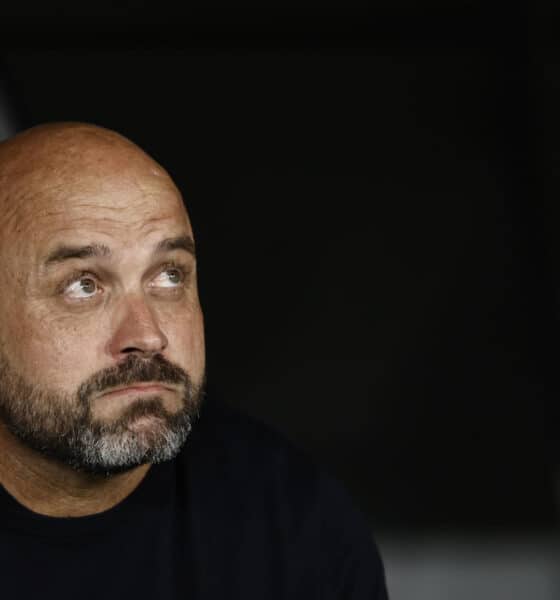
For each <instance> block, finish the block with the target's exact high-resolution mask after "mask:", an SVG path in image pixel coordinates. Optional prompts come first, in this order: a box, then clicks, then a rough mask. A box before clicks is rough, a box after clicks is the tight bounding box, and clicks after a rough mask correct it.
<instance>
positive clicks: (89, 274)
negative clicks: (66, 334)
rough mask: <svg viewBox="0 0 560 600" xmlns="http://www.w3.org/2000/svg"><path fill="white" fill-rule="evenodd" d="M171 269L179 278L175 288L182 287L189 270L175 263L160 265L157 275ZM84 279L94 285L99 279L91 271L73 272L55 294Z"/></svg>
mask: <svg viewBox="0 0 560 600" xmlns="http://www.w3.org/2000/svg"><path fill="white" fill-rule="evenodd" d="M171 269H174V270H176V271H178V272H179V274H180V276H181V283H180V284H179V285H178V286H177V287H180V286H183V285H184V284H185V283H186V281H187V278H188V276H189V273H190V270H189V269H188V268H187V267H185V266H184V265H182V264H181V263H178V262H177V261H168V262H166V263H163V264H162V265H160V267H159V270H158V272H157V275H159V274H160V273H164V272H165V271H170V270H171ZM86 277H91V279H93V280H95V282H96V283H99V278H98V277H97V275H96V274H95V273H92V272H91V271H75V272H74V273H72V274H71V275H70V276H69V277H67V278H66V279H65V280H64V281H63V282H62V283H61V284H60V285H59V286H58V287H57V292H58V293H59V294H63V293H64V292H65V291H66V290H67V289H68V287H69V286H70V285H72V284H73V283H76V281H79V280H80V279H83V278H86ZM171 289H177V288H171Z"/></svg>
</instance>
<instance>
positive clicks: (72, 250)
mask: <svg viewBox="0 0 560 600" xmlns="http://www.w3.org/2000/svg"><path fill="white" fill-rule="evenodd" d="M173 250H184V251H185V252H188V253H189V254H192V256H195V246H194V240H193V239H192V237H191V236H190V235H180V236H177V237H171V238H166V239H164V240H161V242H159V243H158V244H157V246H156V247H155V251H154V253H155V254H163V253H164V252H172V251H173ZM101 256H103V257H107V256H111V249H110V248H109V246H106V245H105V244H88V245H87V246H69V245H67V244H62V245H60V246H58V247H57V248H55V249H54V250H53V251H52V252H51V253H50V254H49V255H48V256H47V258H46V259H45V262H44V265H45V266H46V267H47V266H50V265H53V264H57V263H61V262H64V261H66V260H71V259H85V258H93V257H101Z"/></svg>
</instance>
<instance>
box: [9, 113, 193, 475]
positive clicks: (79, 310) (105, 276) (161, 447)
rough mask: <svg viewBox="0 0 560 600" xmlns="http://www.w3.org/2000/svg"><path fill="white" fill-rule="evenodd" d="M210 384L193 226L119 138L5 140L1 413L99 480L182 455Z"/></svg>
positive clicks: (160, 179) (70, 128) (75, 133)
mask: <svg viewBox="0 0 560 600" xmlns="http://www.w3.org/2000/svg"><path fill="white" fill-rule="evenodd" d="M203 379H204V333H203V322H202V312H201V309H200V304H199V300H198V292H197V286H196V263H195V256H194V242H193V236H192V229H191V225H190V222H189V219H188V216H187V213H186V211H185V208H184V206H183V202H182V199H181V195H180V193H179V191H178V190H177V188H176V187H175V185H174V184H173V182H172V180H171V179H170V177H169V175H168V174H167V173H166V172H165V171H164V170H163V169H162V168H161V167H160V166H159V165H158V164H157V163H155V162H154V161H153V160H152V159H151V158H149V157H148V156H147V155H146V154H144V153H143V152H142V151H141V150H140V149H139V148H138V147H137V146H135V145H134V144H132V143H131V142H130V141H128V140H126V139H125V138H123V137H121V136H119V135H118V134H116V133H113V132H110V131H107V130H105V129H101V128H98V127H94V126H91V125H84V124H71V123H67V124H52V125H46V126H42V127H37V128H34V129H31V130H28V131H26V132H24V133H22V134H20V135H18V136H16V137H14V138H12V139H11V140H9V141H7V142H4V143H3V144H0V419H1V420H2V421H3V422H4V423H5V425H6V426H7V428H8V429H9V430H10V431H11V432H12V434H14V435H16V437H18V438H19V439H20V440H21V441H23V442H24V443H26V444H27V445H29V446H31V447H32V448H34V449H35V450H38V451H41V452H43V453H45V454H46V455H49V456H51V457H53V458H55V459H58V460H62V461H64V462H65V463H67V464H69V465H71V466H73V467H75V468H79V469H83V470H86V471H89V472H94V473H97V472H106V473H111V472H118V471H122V470H126V469H129V468H132V467H135V466H137V465H139V464H143V463H146V462H158V461H161V460H166V459H168V458H171V457H172V456H174V455H175V454H176V453H177V452H178V450H179V449H180V447H181V446H182V444H183V442H184V441H185V438H186V436H187V435H188V432H189V430H190V423H191V419H192V418H193V416H194V415H195V414H196V412H197V408H198V404H199V401H200V396H201V388H202V385H203Z"/></svg>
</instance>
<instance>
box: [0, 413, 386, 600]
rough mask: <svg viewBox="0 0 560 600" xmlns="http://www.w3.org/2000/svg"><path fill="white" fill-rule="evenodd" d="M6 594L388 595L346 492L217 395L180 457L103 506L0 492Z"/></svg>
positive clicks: (379, 598) (282, 598)
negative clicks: (40, 506) (55, 506)
mask: <svg viewBox="0 0 560 600" xmlns="http://www.w3.org/2000/svg"><path fill="white" fill-rule="evenodd" d="M0 598H2V600H4V599H5V600H16V599H25V600H27V599H33V600H35V599H36V598H41V599H51V598H52V599H56V600H94V599H95V600H100V599H102V600H113V599H115V600H116V599H119V600H123V599H124V598H131V599H134V600H143V599H157V600H179V599H181V600H187V599H189V600H191V599H192V600H218V599H219V600H225V599H227V600H230V599H240V600H252V599H255V600H257V599H258V600H288V599H289V600H314V599H324V600H330V599H333V600H334V599H352V600H366V599H367V600H385V599H386V598H387V594H386V591H385V581H384V574H383V567H382V563H381V560H380V558H379V555H378V553H377V551H376V549H375V546H374V544H373V540H372V537H371V534H370V532H369V528H368V526H367V524H366V522H365V520H364V519H363V518H362V517H361V515H360V514H359V513H358V512H357V511H356V510H355V509H354V508H353V507H352V504H351V502H350V501H349V499H348V497H347V495H346V493H345V492H344V491H343V490H342V489H341V487H340V486H339V485H337V484H336V483H335V482H334V481H333V480H331V479H330V478H329V477H327V476H326V475H324V474H323V473H322V472H321V471H320V469H318V468H316V467H315V466H314V465H312V464H311V462H310V461H308V460H306V459H305V458H304V457H303V456H301V455H300V454H299V452H298V451H296V450H295V449H293V448H292V447H291V446H290V445H289V444H287V443H286V442H284V441H283V440H282V439H281V438H280V437H279V436H278V435H277V434H275V433H273V432H272V431H271V430H270V429H268V428H267V427H265V426H263V425H260V424H257V423H255V422H253V421H252V420H250V419H249V418H247V417H244V416H241V415H240V414H238V413H236V412H235V411H233V410H231V409H229V408H225V407H223V406H222V407H220V406H218V405H216V404H214V403H207V404H206V405H205V407H204V409H203V411H202V416H201V418H200V419H199V420H198V421H197V423H196V424H195V425H194V427H193V432H192V433H191V435H190V437H189V439H188V440H187V443H186V444H185V447H184V448H183V450H182V451H181V453H180V454H179V455H178V456H177V458H176V459H175V460H172V461H169V462H166V463H162V464H159V465H154V466H152V467H151V468H150V470H149V471H148V474H147V475H146V477H145V478H144V480H143V481H142V483H141V484H140V485H139V486H138V487H137V488H136V489H135V490H134V491H133V492H132V493H131V494H130V495H129V496H128V497H127V498H126V499H125V500H123V501H122V502H120V503H119V504H118V505H116V506H115V507H113V508H111V509H110V510H107V511H105V512H103V513H100V514H96V515H91V516H86V517H74V518H54V517H46V516H43V515H39V514H36V513H33V512H31V511H29V510H28V509H26V508H25V507H23V506H22V505H20V504H19V503H18V502H17V501H16V500H15V499H14V498H12V496H10V495H9V494H8V493H7V492H6V491H5V490H4V489H3V488H2V487H1V486H0Z"/></svg>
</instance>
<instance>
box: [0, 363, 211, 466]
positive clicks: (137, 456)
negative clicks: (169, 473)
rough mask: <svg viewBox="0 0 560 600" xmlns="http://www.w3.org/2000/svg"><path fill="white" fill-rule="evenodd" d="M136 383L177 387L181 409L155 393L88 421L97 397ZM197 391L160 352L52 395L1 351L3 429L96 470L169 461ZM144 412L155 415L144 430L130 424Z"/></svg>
mask: <svg viewBox="0 0 560 600" xmlns="http://www.w3.org/2000/svg"><path fill="white" fill-rule="evenodd" d="M141 382H160V383H167V384H172V385H174V386H177V387H179V388H180V389H182V405H181V408H180V409H179V410H178V411H177V412H174V413H170V412H169V411H167V410H166V409H165V408H164V404H163V400H162V398H161V397H159V396H158V395H157V394H154V395H153V396H147V397H142V398H141V399H140V398H138V399H136V400H135V401H134V402H133V403H132V404H131V405H130V406H128V407H127V409H126V410H125V411H123V413H122V414H121V415H120V416H119V417H118V418H116V419H114V420H112V421H110V422H103V421H99V420H95V419H94V418H93V416H92V412H91V401H92V398H93V396H94V395H99V394H100V393H103V392H105V391H108V390H110V389H111V388H114V387H116V386H130V385H133V384H134V383H141ZM202 390H203V386H202V385H200V386H196V385H195V384H194V383H193V382H192V381H191V379H190V377H189V375H188V374H187V373H186V372H185V371H184V370H183V369H182V368H181V367H179V366H177V365H175V364H173V363H171V362H170V361H168V360H167V359H165V358H164V357H163V356H161V355H155V356H153V357H150V358H142V357H139V356H137V355H136V354H130V355H129V356H128V357H127V358H126V360H124V361H123V362H121V363H119V364H118V365H115V366H113V367H110V368H107V369H104V370H102V371H100V372H98V373H96V374H94V375H93V376H92V377H90V378H88V379H87V380H86V381H84V382H83V383H82V384H81V385H80V387H79V388H78V390H77V392H76V393H75V394H73V395H72V394H63V393H56V392H54V391H52V390H48V389H46V388H44V387H40V386H38V385H33V384H32V383H30V382H29V381H27V380H26V379H25V378H24V377H23V376H21V375H20V374H19V373H17V372H16V371H15V370H14V369H13V368H12V367H11V366H10V365H9V363H8V360H7V359H6V357H4V356H2V355H1V354H0V419H1V420H2V421H3V423H4V424H5V425H6V427H7V428H8V430H9V431H10V432H11V433H12V434H13V435H14V436H16V437H17V438H18V439H19V440H20V441H21V442H23V443H24V444H26V445H27V446H28V447H30V448H32V449H34V450H36V451H37V452H40V453H41V454H43V455H45V456H48V457H50V458H52V459H54V460H57V461H60V462H62V463H64V464H67V465H68V466H70V467H72V468H73V469H76V470H79V471H83V472H87V473H90V474H95V475H100V474H103V475H111V474H115V473H122V472H124V471H128V470H130V469H132V468H134V467H137V466H139V465H142V464H147V463H152V464H154V463H160V462H163V461H166V460H170V459H172V458H174V457H175V456H176V455H177V454H178V453H179V451H180V450H181V448H182V446H183V445H184V443H185V441H186V439H187V437H188V435H189V433H190V431H191V427H192V423H193V421H194V420H195V419H196V417H197V416H198V409H199V406H200V402H201V399H202V396H203V391H202ZM142 417H155V418H153V419H152V423H150V426H149V427H146V428H145V429H143V430H142V429H136V430H133V429H132V428H130V425H131V424H132V423H133V422H135V421H136V420H138V419H140V418H142Z"/></svg>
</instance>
